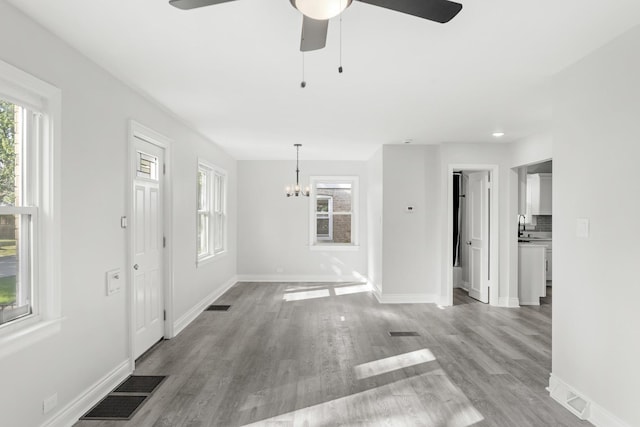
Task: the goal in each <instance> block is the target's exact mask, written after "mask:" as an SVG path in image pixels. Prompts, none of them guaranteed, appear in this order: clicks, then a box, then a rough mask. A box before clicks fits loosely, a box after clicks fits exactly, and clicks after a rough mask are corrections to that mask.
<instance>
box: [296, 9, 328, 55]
mask: <svg viewBox="0 0 640 427" xmlns="http://www.w3.org/2000/svg"><path fill="white" fill-rule="evenodd" d="M328 29H329V20H328V19H327V20H320V21H319V20H317V19H311V18H309V17H307V16H304V15H303V19H302V37H301V39H300V51H301V52H309V51H310V50H317V49H322V48H323V47H325V45H326V44H327V30H328Z"/></svg>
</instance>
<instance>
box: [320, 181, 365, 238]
mask: <svg viewBox="0 0 640 427" xmlns="http://www.w3.org/2000/svg"><path fill="white" fill-rule="evenodd" d="M310 181H311V188H312V194H311V197H310V199H311V215H312V217H311V221H310V224H311V230H310V241H311V246H312V248H313V247H319V246H322V248H323V249H328V248H331V247H333V248H345V247H355V246H357V245H358V228H357V225H358V221H357V206H358V203H357V202H358V197H357V194H358V177H311V179H310Z"/></svg>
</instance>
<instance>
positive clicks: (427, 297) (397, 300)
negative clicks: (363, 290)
mask: <svg viewBox="0 0 640 427" xmlns="http://www.w3.org/2000/svg"><path fill="white" fill-rule="evenodd" d="M373 294H374V295H375V297H376V299H377V300H378V302H379V303H380V304H440V303H441V298H440V295H434V294H383V293H382V292H380V291H379V290H377V289H374V293H373Z"/></svg>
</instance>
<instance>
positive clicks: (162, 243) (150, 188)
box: [128, 122, 171, 363]
mask: <svg viewBox="0 0 640 427" xmlns="http://www.w3.org/2000/svg"><path fill="white" fill-rule="evenodd" d="M167 150H168V140H166V138H164V137H162V136H161V135H158V134H156V133H155V132H153V131H151V130H150V129H147V128H144V127H143V126H141V125H139V124H137V123H135V122H132V123H131V134H130V155H129V157H130V162H129V176H130V179H129V188H130V199H129V200H130V212H129V218H130V220H129V221H128V222H129V223H128V227H129V266H128V267H129V270H128V271H129V277H130V287H129V288H130V292H129V296H130V316H129V319H130V322H131V323H130V325H131V327H130V330H131V337H130V343H131V345H130V348H131V361H132V363H135V362H134V361H135V359H137V358H138V357H140V356H141V355H142V354H143V353H145V352H146V351H147V350H149V349H150V348H151V347H152V346H153V345H154V344H156V343H157V342H158V341H160V340H161V339H163V338H164V337H170V335H168V334H167V328H166V323H168V322H167V309H166V308H167V306H168V305H169V304H167V302H170V300H168V298H167V296H170V295H171V292H170V287H169V292H167V287H168V285H169V283H168V280H167V278H168V277H171V276H170V275H169V274H168V269H170V261H169V262H167V261H168V252H167V248H166V246H167V238H166V237H167V233H166V227H165V224H166V223H167V222H168V221H167V218H166V217H167V215H166V212H168V209H167V206H168V205H167V204H166V190H165V189H166V187H167V185H166V184H167V176H166V166H165V164H166V162H165V159H166V157H167ZM169 332H170V331H169Z"/></svg>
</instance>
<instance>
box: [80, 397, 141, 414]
mask: <svg viewBox="0 0 640 427" xmlns="http://www.w3.org/2000/svg"><path fill="white" fill-rule="evenodd" d="M148 397H149V396H148V395H144V396H138V395H113V394H110V395H108V396H107V397H105V398H104V399H102V400H101V401H100V403H98V404H97V405H96V406H94V407H93V409H91V410H90V411H89V412H87V413H86V414H85V415H84V416H83V417H82V418H80V419H81V420H130V419H131V417H133V416H134V415H135V413H136V411H137V410H138V409H140V407H141V406H142V404H143V403H144V401H145V400H147V398H148Z"/></svg>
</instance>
